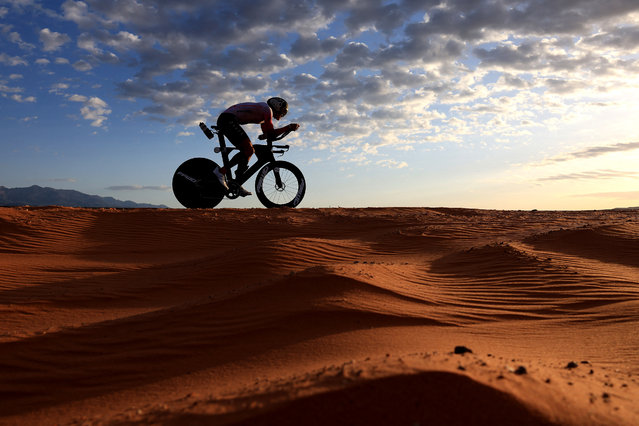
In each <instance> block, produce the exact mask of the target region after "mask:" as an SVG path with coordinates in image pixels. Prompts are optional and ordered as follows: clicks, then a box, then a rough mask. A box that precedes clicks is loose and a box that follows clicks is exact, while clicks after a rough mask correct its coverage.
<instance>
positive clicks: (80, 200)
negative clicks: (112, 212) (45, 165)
mask: <svg viewBox="0 0 639 426" xmlns="http://www.w3.org/2000/svg"><path fill="white" fill-rule="evenodd" d="M0 206H63V207H107V208H108V207H114V208H167V206H165V205H153V204H144V203H142V204H141V203H135V202H133V201H120V200H116V199H115V198H113V197H100V196H97V195H88V194H84V193H82V192H79V191H74V190H71V189H54V188H43V187H41V186H38V185H33V186H30V187H28V188H6V187H4V186H0Z"/></svg>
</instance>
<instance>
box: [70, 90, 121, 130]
mask: <svg viewBox="0 0 639 426" xmlns="http://www.w3.org/2000/svg"><path fill="white" fill-rule="evenodd" d="M69 100H70V101H72V102H81V103H83V106H82V108H80V113H81V114H82V117H83V118H84V119H85V120H89V121H91V126H93V127H102V125H103V124H104V122H105V121H106V120H107V118H108V115H109V114H111V110H110V109H109V106H108V105H107V103H106V102H104V101H103V100H102V99H100V98H98V97H97V96H92V97H90V98H89V97H87V96H83V95H77V94H74V95H71V96H69Z"/></svg>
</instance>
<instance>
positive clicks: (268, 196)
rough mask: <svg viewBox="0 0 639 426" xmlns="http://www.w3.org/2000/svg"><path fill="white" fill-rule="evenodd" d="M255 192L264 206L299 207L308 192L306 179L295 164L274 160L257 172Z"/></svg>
mask: <svg viewBox="0 0 639 426" xmlns="http://www.w3.org/2000/svg"><path fill="white" fill-rule="evenodd" d="M278 177H279V179H278ZM279 182H281V184H282V185H281V186H280V185H279V184H278V183H279ZM255 193H256V194H257V198H258V199H259V200H260V202H261V203H262V204H263V205H264V207H267V208H274V207H297V206H298V205H299V203H301V202H302V199H303V198H304V194H305V193H306V179H304V175H303V174H302V172H301V171H300V169H298V168H297V166H295V165H294V164H291V163H289V162H288V161H273V162H270V163H268V164H267V165H265V166H264V167H262V169H260V171H259V172H258V173H257V177H256V178H255Z"/></svg>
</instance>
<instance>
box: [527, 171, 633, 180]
mask: <svg viewBox="0 0 639 426" xmlns="http://www.w3.org/2000/svg"><path fill="white" fill-rule="evenodd" d="M638 176H639V172H632V171H619V170H596V171H591V172H580V173H565V174H558V175H554V176H548V177H543V178H540V179H537V181H540V182H546V181H558V180H577V179H613V178H636V177H638Z"/></svg>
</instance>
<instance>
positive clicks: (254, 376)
mask: <svg viewBox="0 0 639 426" xmlns="http://www.w3.org/2000/svg"><path fill="white" fill-rule="evenodd" d="M0 319H1V320H0V424H3V425H4V424H7V425H13V424H15V425H43V424H44V425H46V424H89V425H93V424H98V425H101V424H109V425H119V424H136V425H145V424H171V425H182V424H184V425H192V424H213V425H231V424H259V425H266V424H277V425H283V424H284V425H286V424H291V425H302V424H304V425H309V424H310V425H320V424H331V425H332V424H349V425H350V424H353V425H364V424H366V425H372V424H385V425H440V424H441V425H462V424H463V425H469V424H482V425H514V424H517V425H528V424H530V425H535V424H562V425H610V424H620V425H631V424H635V425H636V424H639V216H638V212H637V211H634V210H628V211H571V212H567V211H563V212H562V211H496V210H494V211H493V210H472V209H447V208H368V209H341V208H335V209H295V210H292V209H285V210H265V209H249V210H234V209H218V210H181V209H165V210H162V209H160V210H154V209H137V210H116V209H79V208H78V209H76V208H61V207H43V208H33V207H21V208H0Z"/></svg>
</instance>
